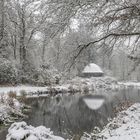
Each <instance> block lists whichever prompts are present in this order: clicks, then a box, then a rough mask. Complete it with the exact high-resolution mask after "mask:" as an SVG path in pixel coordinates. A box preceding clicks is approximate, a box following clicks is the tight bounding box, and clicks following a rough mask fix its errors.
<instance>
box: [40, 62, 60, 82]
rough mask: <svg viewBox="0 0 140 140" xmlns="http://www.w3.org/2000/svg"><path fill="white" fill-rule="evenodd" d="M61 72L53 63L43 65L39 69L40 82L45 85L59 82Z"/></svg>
mask: <svg viewBox="0 0 140 140" xmlns="http://www.w3.org/2000/svg"><path fill="white" fill-rule="evenodd" d="M59 81H60V74H59V73H58V71H57V69H55V68H54V67H53V66H51V65H42V66H41V67H40V69H39V77H38V82H39V83H42V84H44V85H52V84H59Z"/></svg>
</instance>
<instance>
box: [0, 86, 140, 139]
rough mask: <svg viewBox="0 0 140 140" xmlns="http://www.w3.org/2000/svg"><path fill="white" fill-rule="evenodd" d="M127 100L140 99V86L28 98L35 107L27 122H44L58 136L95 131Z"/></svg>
mask: <svg viewBox="0 0 140 140" xmlns="http://www.w3.org/2000/svg"><path fill="white" fill-rule="evenodd" d="M124 101H130V102H140V89H138V88H135V87H128V88H123V89H120V90H117V91H114V92H112V91H108V92H106V93H105V92H104V91H102V90H100V91H98V93H96V94H92V95H81V94H80V93H79V94H78V93H77V94H75V95H60V96H57V97H39V98H28V99H27V100H26V104H28V105H30V106H31V107H32V110H31V112H30V113H29V114H28V115H29V118H28V119H26V120H25V121H26V122H27V123H28V124H30V125H33V126H39V125H44V126H46V127H47V128H51V130H52V131H54V133H55V134H56V135H59V136H62V137H64V138H70V137H71V136H73V135H82V134H83V132H85V131H86V132H91V131H92V130H93V128H94V127H95V126H99V127H101V128H102V127H103V126H104V125H105V124H106V123H107V121H108V119H109V118H112V117H113V116H114V115H115V114H114V107H115V106H117V105H118V104H120V103H121V102H124ZM96 102H98V103H100V104H101V105H99V106H98V104H97V103H96ZM5 133H6V130H3V131H2V132H1V133H0V140H5Z"/></svg>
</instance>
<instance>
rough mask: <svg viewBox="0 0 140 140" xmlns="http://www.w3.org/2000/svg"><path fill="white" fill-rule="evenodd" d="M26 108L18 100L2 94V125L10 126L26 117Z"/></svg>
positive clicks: (0, 97)
mask: <svg viewBox="0 0 140 140" xmlns="http://www.w3.org/2000/svg"><path fill="white" fill-rule="evenodd" d="M24 107H25V106H24V105H23V104H22V103H20V102H19V101H18V100H17V99H15V98H13V97H10V96H7V95H4V94H2V95H1V96H0V124H1V125H3V124H4V125H8V124H9V123H11V122H14V121H15V120H16V119H19V118H23V117H26V116H25V115H24V114H23V113H22V110H23V108H24Z"/></svg>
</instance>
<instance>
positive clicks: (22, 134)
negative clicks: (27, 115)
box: [6, 122, 64, 140]
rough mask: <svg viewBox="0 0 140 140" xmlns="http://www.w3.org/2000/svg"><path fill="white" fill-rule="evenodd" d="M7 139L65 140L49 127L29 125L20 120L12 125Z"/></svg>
mask: <svg viewBox="0 0 140 140" xmlns="http://www.w3.org/2000/svg"><path fill="white" fill-rule="evenodd" d="M6 140H64V139H63V138H61V137H58V136H55V135H53V132H52V131H50V129H49V128H46V127H44V126H39V127H36V128H35V127H33V126H28V125H27V124H26V123H25V122H18V123H14V124H12V125H11V127H10V128H9V130H8V135H7V137H6Z"/></svg>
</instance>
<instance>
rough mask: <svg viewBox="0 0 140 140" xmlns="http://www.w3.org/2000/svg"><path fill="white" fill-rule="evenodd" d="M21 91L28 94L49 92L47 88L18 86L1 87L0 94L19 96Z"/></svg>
mask: <svg viewBox="0 0 140 140" xmlns="http://www.w3.org/2000/svg"><path fill="white" fill-rule="evenodd" d="M21 91H25V92H27V93H30V92H37V91H47V87H34V86H24V85H22V86H16V87H0V93H9V92H16V94H17V96H18V95H20V93H21Z"/></svg>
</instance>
